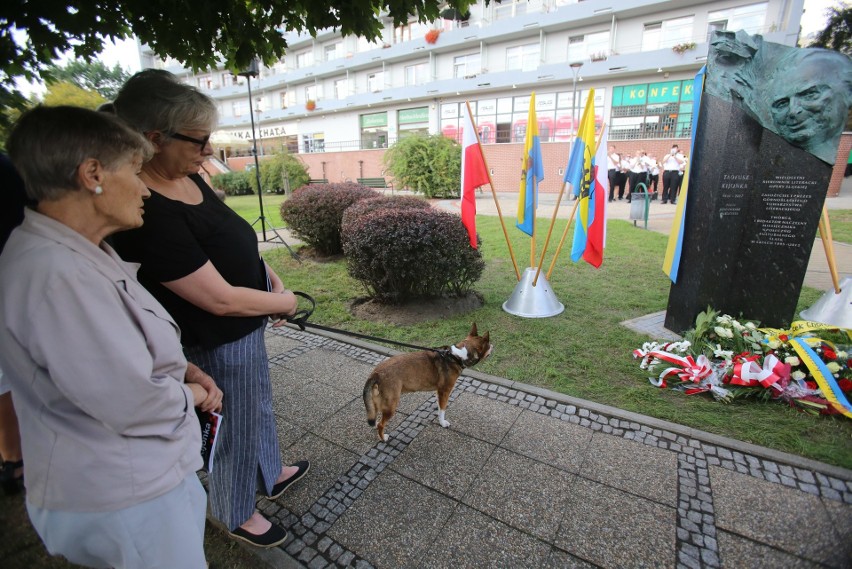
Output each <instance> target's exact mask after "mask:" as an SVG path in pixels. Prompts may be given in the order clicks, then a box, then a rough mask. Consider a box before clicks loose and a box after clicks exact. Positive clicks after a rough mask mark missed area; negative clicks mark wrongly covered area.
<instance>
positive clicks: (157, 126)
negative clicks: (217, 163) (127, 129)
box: [113, 69, 218, 135]
mask: <svg viewBox="0 0 852 569" xmlns="http://www.w3.org/2000/svg"><path fill="white" fill-rule="evenodd" d="M113 108H114V109H115V112H116V114H117V115H118V116H120V117H121V118H122V119H124V120H125V121H127V123H128V124H129V125H130V126H132V127H133V128H135V129H136V130H138V131H139V132H141V133H147V132H152V131H160V132H162V133H164V134H167V135H168V134H174V133H176V132H178V131H179V130H182V129H189V130H195V129H197V130H207V129H210V130H213V129H214V128H215V127H216V123H217V121H218V112H217V111H216V105H215V104H214V103H213V99H211V98H210V97H208V96H207V95H205V94H204V93H201V92H200V91H198V90H197V89H196V88H194V87H191V86H190V85H185V84H184V83H181V82H180V81H178V78H177V77H176V76H175V75H173V74H171V73H169V72H168V71H165V70H163V69H145V70H143V71H140V72H139V73H137V74H135V75H134V76H133V77H131V78H130V79H128V80H127V81H126V82H125V83H124V85H123V86H122V87H121V90H120V91H119V92H118V96H117V97H116V98H115V101H113Z"/></svg>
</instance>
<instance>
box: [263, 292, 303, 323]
mask: <svg viewBox="0 0 852 569" xmlns="http://www.w3.org/2000/svg"><path fill="white" fill-rule="evenodd" d="M281 294H282V295H284V296H285V297H286V298H287V303H288V304H292V306H293V308H292V309H291V310H290V312H280V313H277V314H270V315H269V318H270V319H271V320H272V322H273V324H272V327H273V328H278V327H279V326H281V325H282V324H285V323H286V322H287V320H286V318H287V317H288V316H293V315H294V314H296V311H297V310H298V309H299V299H297V298H296V295H295V294H293V291H291V290H282V291H281Z"/></svg>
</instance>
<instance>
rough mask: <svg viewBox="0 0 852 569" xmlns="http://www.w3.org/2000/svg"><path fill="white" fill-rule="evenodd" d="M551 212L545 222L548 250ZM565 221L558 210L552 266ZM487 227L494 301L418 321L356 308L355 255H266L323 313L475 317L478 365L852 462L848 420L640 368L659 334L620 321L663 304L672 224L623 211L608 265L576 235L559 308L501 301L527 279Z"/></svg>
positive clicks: (402, 336)
mask: <svg viewBox="0 0 852 569" xmlns="http://www.w3.org/2000/svg"><path fill="white" fill-rule="evenodd" d="M549 221H550V220H549V219H547V220H539V221H538V225H537V229H536V231H537V248H538V251H540V248H541V246H542V245H543V243H544V239H545V236H546V231H547V227H548V225H549ZM565 223H566V222H565V220H557V223H556V229H555V231H554V235H553V237H552V241H551V244H550V246H549V247H548V251H549V255H548V256H547V258H546V259H545V263H544V267H545V272H546V269H547V268H548V267H549V265H550V259H551V258H552V255H553V252H554V251H555V250H556V246H557V244H558V241H559V238H560V237H561V233H562V230H563V229H564V227H565ZM506 224H507V231H508V232H509V235H510V238H511V240H512V246H513V248H514V251H515V255H516V258H517V259H518V265H519V269H520V270H521V272H523V270H524V268H526V267H527V266H529V265H530V246H529V245H530V239H529V238H528V237H525V236H523V235H522V234H521V233H520V232H519V231H518V230H517V229H515V228H514V222H513V220H509V219H506ZM477 229H478V231H479V234H480V236H481V237H482V240H483V246H482V253H483V256H484V258H485V260H486V269H485V271H484V273H483V276H482V278H481V279H480V280H479V281H478V282H477V283H476V284H475V285H474V290H476V291H477V292H479V293H480V294H482V296H483V297H484V300H485V302H484V305H483V306H482V307H481V308H479V309H476V310H473V311H471V312H467V313H464V314H457V315H455V316H452V317H448V318H444V319H442V320H438V321H431V322H423V323H420V324H413V325H410V326H397V325H393V324H389V323H381V322H373V321H367V320H361V319H358V318H357V317H355V316H353V314H352V313H351V312H350V310H349V305H350V304H351V302H352V301H353V300H354V299H356V298H357V297H362V296H364V295H365V291H364V290H363V289H362V288H361V286H360V284H359V283H357V282H356V281H354V280H353V279H351V278H350V277H349V276H348V274H347V271H346V261H345V260H340V261H335V262H327V263H315V262H312V261H310V260H305V261H304V262H303V263H302V264H301V265H300V264H299V263H298V262H297V261H295V260H293V259H292V258H291V257H290V256H289V254H288V253H287V251H286V250H285V249H276V250H274V251H269V252H266V253H264V257H265V258H266V259H267V261H269V262H270V263H271V264H272V265H273V266H274V267H275V268H276V270H277V271H278V272H279V275H280V276H281V277H282V279H283V280H284V282H285V284H286V286H287V287H288V288H291V289H293V290H300V291H304V292H307V293H308V294H310V295H312V296H313V297H314V298H315V299H316V301H317V309H316V311H315V312H314V315H313V316H312V317H311V321H313V322H315V323H318V324H323V325H326V326H332V327H336V328H341V329H344V330H350V331H353V332H358V333H362V334H369V335H374V336H379V337H383V338H389V339H393V340H397V341H402V342H406V343H412V344H416V345H421V346H440V345H446V344H448V343H451V342H456V341H458V340H459V339H461V338H462V337H463V336H464V335H465V333H466V332H467V330H468V329H469V327H470V323H471V322H473V321H475V322H476V323H477V324H478V326H479V329H480V331H481V332H482V331H485V330H490V331H491V335H492V339H493V342H494V345H495V349H494V354H493V355H492V357H490V358H489V359H488V360H486V361H485V362H483V363H482V364H480V365H479V366H478V367H477V369H478V371H481V372H484V373H488V374H492V375H496V376H500V377H504V378H507V379H510V380H514V381H519V382H523V383H527V384H531V385H537V386H541V387H545V388H548V389H552V390H554V391H558V392H560V393H564V394H567V395H571V396H574V397H580V398H583V399H587V400H590V401H595V402H598V403H602V404H606V405H612V406H614V407H618V408H620V409H624V410H628V411H633V412H637V413H642V414H645V415H649V416H653V417H657V418H660V419H665V420H668V421H673V422H676V423H679V424H682V425H687V426H690V427H693V428H696V429H700V430H703V431H708V432H711V433H715V434H719V435H723V436H727V437H731V438H735V439H738V440H741V441H746V442H750V443H754V444H758V445H763V446H767V447H770V448H775V449H778V450H782V451H786V452H790V453H794V454H797V455H800V456H805V457H808V458H812V459H815V460H820V461H823V462H827V463H830V464H835V465H838V466H843V467H845V468H852V421H850V420H849V419H846V418H842V417H825V416H819V417H815V416H811V415H808V414H805V413H802V412H800V411H797V410H795V409H791V408H789V407H786V406H785V405H784V404H782V403H777V402H770V403H759V402H755V401H750V400H738V401H735V402H733V403H731V404H721V403H716V402H714V401H713V400H712V398H709V396H708V397H705V396H700V395H696V396H690V397H684V396H683V395H682V394H680V393H675V392H670V391H666V390H661V389H659V388H655V387H653V386H651V385H650V384H649V383H648V379H647V373H645V372H643V371H642V370H640V369H639V366H638V362H637V361H636V360H634V359H633V357H632V351H633V349H635V348H637V347H641V345H642V343H643V342H645V341H647V340H649V338H648V337H646V336H643V335H641V334H637V333H635V332H632V331H631V330H628V329H627V328H624V327H623V326H621V325H620V324H619V323H620V322H622V321H624V320H628V319H631V318H636V317H639V316H643V315H646V314H649V313H652V312H657V311H661V310H665V308H666V303H667V299H668V291H669V281H668V279H667V278H666V276H665V275H664V274H663V273H662V270H661V266H662V262H663V255H664V253H665V247H666V242H667V237H666V236H665V235H662V234H658V233H654V232H650V231H645V230H643V229H640V228H636V227H633V226H632V225H631V224H630V223H628V222H625V221H610V222H609V224H608V233H607V249H606V254H605V256H604V264H603V266H602V267H601V269H599V270H596V269H594V268H592V267H591V266H589V265H588V264H586V263H584V262H582V263H578V264H574V263H572V262H571V261H570V247H571V241H572V235H569V236H568V239H566V241H565V245H564V247H563V250H562V252H561V254H560V256H559V259H558V261H557V263H556V267H555V269H554V271H553V274H552V276H551V278H550V279H549V282H550V285H551V287H552V290H553V291H554V293H555V295H556V297H557V298H558V299H559V301H560V302H561V303H562V304H564V305H565V310H564V312H562V313H561V314H559V315H558V316H555V317H552V318H536V319H527V318H519V317H516V316H512V315H510V314H508V313H506V312H504V311H503V309H502V304H503V302H505V301H506V300H507V299H508V298H509V297H510V296H511V294H512V291H513V290H514V287H515V284H516V282H517V281H516V278H515V273H514V270H513V268H512V263H511V260H510V258H509V253H508V250H507V247H506V243H505V240H504V238H503V233H502V230H501V229H500V224H499V220H498V218H496V217H485V216H480V217H479V218H478V219H477ZM571 229H572V231H573V227H572V228H571ZM820 296H821V292H820V291H817V290H815V289H809V288H805V289H803V291H802V294H801V298H800V300H799V307H798V309H799V310H801V309H803V308H806V307H808V306H810V305H811V304H813V303H814V302H816V300H818V299H819V297H820ZM734 316H738V315H734ZM746 316H747V315H746Z"/></svg>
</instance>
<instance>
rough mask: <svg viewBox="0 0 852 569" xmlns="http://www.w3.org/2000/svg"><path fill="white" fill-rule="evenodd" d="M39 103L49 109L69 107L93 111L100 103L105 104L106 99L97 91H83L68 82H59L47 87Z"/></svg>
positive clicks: (81, 88)
mask: <svg viewBox="0 0 852 569" xmlns="http://www.w3.org/2000/svg"><path fill="white" fill-rule="evenodd" d="M41 102H42V103H43V104H45V105H48V106H50V107H56V106H59V105H71V106H72V107H83V108H85V109H92V110H95V109H97V108H98V107H99V106H100V105H101V104H102V103H105V102H106V99H104V98H103V97H102V96H101V94H100V93H98V92H97V91H93V90H91V89H84V88H83V87H80V86H79V85H76V84H74V83H70V82H68V81H59V82H58V83H49V84H48V85H47V92H46V93H45V94H44V98H43V99H42V101H41Z"/></svg>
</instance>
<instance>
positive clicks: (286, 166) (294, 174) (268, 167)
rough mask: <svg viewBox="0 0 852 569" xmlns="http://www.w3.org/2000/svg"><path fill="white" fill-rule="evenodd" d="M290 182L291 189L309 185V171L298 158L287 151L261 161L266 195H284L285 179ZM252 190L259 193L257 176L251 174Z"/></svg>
mask: <svg viewBox="0 0 852 569" xmlns="http://www.w3.org/2000/svg"><path fill="white" fill-rule="evenodd" d="M285 178H286V179H287V180H288V181H289V185H290V189H294V188H299V187H301V186H304V185H305V184H307V183H308V180H309V179H310V176H309V175H308V169H307V168H306V167H305V165H304V164H303V163H302V161H301V160H300V159H299V157H298V156H296V155H293V154H289V153H288V152H287V151H286V150H282V151H281V152H278V153H276V154H275V155H274V156H272V157H271V158H264V159H263V160H261V161H260V183H261V184H262V185H263V191H264V192H266V193H270V194H271V193H276V194H283V193H284V190H285V189H286V188H285V182H284V179H285ZM248 181H249V184H251V189H252V190H253V191H254V192H255V193H257V174H256V173H255V172H251V174H250V175H249V176H248Z"/></svg>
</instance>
